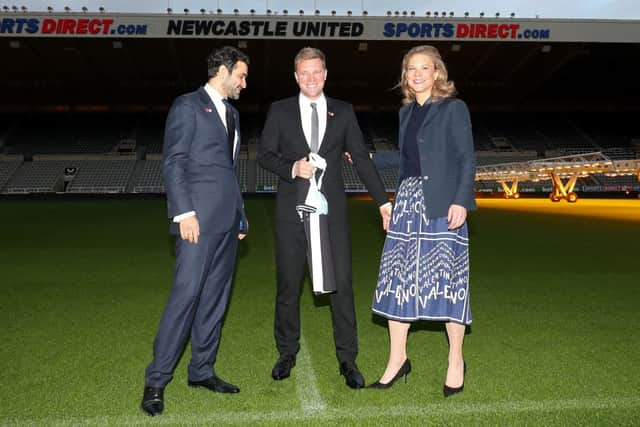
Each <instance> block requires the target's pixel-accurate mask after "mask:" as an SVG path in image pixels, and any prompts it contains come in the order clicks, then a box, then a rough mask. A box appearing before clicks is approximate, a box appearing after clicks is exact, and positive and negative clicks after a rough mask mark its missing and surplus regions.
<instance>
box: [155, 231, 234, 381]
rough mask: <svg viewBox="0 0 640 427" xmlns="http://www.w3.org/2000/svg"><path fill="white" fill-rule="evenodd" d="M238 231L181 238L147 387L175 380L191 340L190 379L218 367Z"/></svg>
mask: <svg viewBox="0 0 640 427" xmlns="http://www.w3.org/2000/svg"><path fill="white" fill-rule="evenodd" d="M236 223H237V222H236ZM237 233H238V232H237V229H232V230H231V231H229V232H226V233H219V234H210V235H206V234H201V235H200V237H199V239H198V243H197V244H192V243H189V242H188V241H185V240H182V239H181V238H180V236H177V237H176V265H175V272H174V284H173V289H172V291H171V294H170V296H169V300H168V302H167V305H166V307H165V310H164V313H163V315H162V319H161V320H160V327H159V329H158V334H157V336H156V338H155V341H154V343H153V361H152V362H151V364H149V366H148V367H147V369H146V374H145V383H146V385H148V386H153V387H164V386H165V385H166V384H167V383H169V381H171V379H172V378H173V371H174V369H175V367H176V365H177V363H178V360H179V359H180V356H181V355H182V352H183V351H184V347H185V344H186V341H187V339H189V336H190V338H191V361H190V363H189V379H190V380H192V381H199V380H203V379H206V378H209V377H211V376H212V375H214V370H213V363H214V362H215V359H216V354H217V351H218V345H219V343H220V329H221V326H222V319H223V317H224V313H225V311H226V307H227V301H228V299H229V293H230V291H231V282H232V279H233V271H234V266H235V261H236V252H237V248H238V234H237Z"/></svg>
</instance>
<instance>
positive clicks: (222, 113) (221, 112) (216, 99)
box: [173, 83, 311, 222]
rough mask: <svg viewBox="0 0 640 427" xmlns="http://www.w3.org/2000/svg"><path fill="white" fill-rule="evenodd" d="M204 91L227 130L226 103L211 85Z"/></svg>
mask: <svg viewBox="0 0 640 427" xmlns="http://www.w3.org/2000/svg"><path fill="white" fill-rule="evenodd" d="M204 91H205V92H207V95H209V98H211V101H213V105H214V106H215V107H216V111H217V112H218V116H219V117H220V120H221V121H222V124H223V125H224V128H225V129H227V107H226V105H224V102H222V100H223V97H222V95H220V94H219V93H218V91H217V90H215V89H214V88H213V87H211V86H210V85H209V83H206V84H205V85H204ZM309 109H311V107H309ZM309 117H311V116H309ZM309 129H311V123H309ZM228 131H229V130H228V129H227V132H228ZM234 133H235V136H234V138H233V152H234V153H235V152H236V147H237V146H238V132H236V131H235V129H234ZM195 214H196V212H195V211H189V212H185V213H183V214H180V215H176V216H174V217H173V222H180V221H182V220H183V219H185V218H189V217H190V216H194V215H195Z"/></svg>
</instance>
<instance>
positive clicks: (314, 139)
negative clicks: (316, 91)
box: [309, 102, 320, 153]
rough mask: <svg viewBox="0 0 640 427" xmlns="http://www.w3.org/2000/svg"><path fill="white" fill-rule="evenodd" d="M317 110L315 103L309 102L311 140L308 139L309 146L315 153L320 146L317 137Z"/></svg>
mask: <svg viewBox="0 0 640 427" xmlns="http://www.w3.org/2000/svg"><path fill="white" fill-rule="evenodd" d="M318 128H319V126H318V110H317V109H316V103H315V102H312V103H311V141H309V148H310V149H311V152H312V153H317V152H318V148H319V147H320V142H319V140H318V139H319V137H318Z"/></svg>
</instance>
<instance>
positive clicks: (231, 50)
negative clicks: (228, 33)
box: [207, 46, 249, 78]
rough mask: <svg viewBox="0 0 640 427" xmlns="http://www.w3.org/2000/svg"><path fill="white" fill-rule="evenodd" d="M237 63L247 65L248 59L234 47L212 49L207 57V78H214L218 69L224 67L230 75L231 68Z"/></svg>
mask: <svg viewBox="0 0 640 427" xmlns="http://www.w3.org/2000/svg"><path fill="white" fill-rule="evenodd" d="M238 61H242V62H244V63H245V64H247V65H249V57H248V56H247V55H246V54H244V53H243V52H240V51H239V50H238V49H236V48H235V47H231V46H223V47H221V48H218V49H214V50H213V51H212V52H211V53H210V54H209V56H207V68H208V76H209V78H212V77H215V76H216V74H218V68H220V66H221V65H224V66H225V67H226V68H227V70H229V72H230V73H231V71H232V70H233V67H235V66H236V63H238Z"/></svg>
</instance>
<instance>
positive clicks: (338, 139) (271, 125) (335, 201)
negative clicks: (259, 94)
mask: <svg viewBox="0 0 640 427" xmlns="http://www.w3.org/2000/svg"><path fill="white" fill-rule="evenodd" d="M327 114H328V117H327V127H326V130H325V134H324V137H323V139H322V143H321V144H320V149H319V151H318V154H319V155H320V156H322V157H324V158H325V159H326V161H327V170H326V172H325V176H324V179H323V184H322V192H323V193H324V195H325V197H326V198H327V202H328V204H329V222H330V223H332V222H336V221H339V222H342V223H346V222H347V221H348V214H347V204H346V197H345V191H344V182H343V180H342V157H343V155H344V152H345V151H348V152H349V153H350V154H351V158H352V159H353V164H354V166H355V168H356V170H357V172H358V175H359V176H360V179H361V180H362V182H363V183H364V185H365V186H366V188H367V190H368V191H369V193H370V194H371V195H372V197H373V199H374V201H375V203H376V204H377V205H378V206H380V205H383V204H384V203H386V202H387V193H386V192H385V190H384V185H383V184H382V181H381V180H380V176H379V175H378V172H377V170H376V168H375V166H374V165H373V162H372V161H371V159H370V158H369V152H368V150H367V148H366V146H365V144H364V138H363V136H362V132H361V131H360V127H359V126H358V121H357V119H356V116H355V114H354V112H353V108H352V107H351V105H350V104H348V103H346V102H343V101H339V100H337V99H333V98H328V97H327ZM307 155H309V145H308V144H307V140H306V138H305V136H304V131H303V130H302V123H301V121H300V105H299V101H298V96H297V95H296V96H293V97H291V98H286V99H282V100H280V101H276V102H274V103H273V104H272V105H271V107H270V108H269V112H268V114H267V120H266V122H265V125H264V129H263V130H262V135H261V137H260V149H259V153H258V162H259V164H260V166H262V167H263V168H264V169H266V170H268V171H271V172H273V173H275V174H276V175H278V176H279V177H280V181H279V184H278V195H277V202H276V220H281V221H289V222H299V221H300V219H299V218H298V214H297V213H296V208H295V207H296V202H297V198H298V193H297V186H296V181H297V180H299V179H300V178H296V179H293V178H291V171H292V168H293V164H294V163H295V161H296V160H299V159H301V158H303V157H305V156H307Z"/></svg>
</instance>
